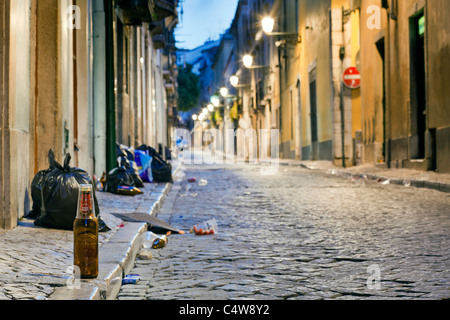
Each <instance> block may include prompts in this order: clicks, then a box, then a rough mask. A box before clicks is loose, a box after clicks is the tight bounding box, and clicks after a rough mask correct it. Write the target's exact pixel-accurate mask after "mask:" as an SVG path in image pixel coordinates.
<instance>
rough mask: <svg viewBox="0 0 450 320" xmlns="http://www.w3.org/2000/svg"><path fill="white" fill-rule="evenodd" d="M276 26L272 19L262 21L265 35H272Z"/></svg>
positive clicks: (266, 18)
mask: <svg viewBox="0 0 450 320" xmlns="http://www.w3.org/2000/svg"><path fill="white" fill-rule="evenodd" d="M274 26H275V20H274V19H273V18H271V17H265V18H264V19H262V27H263V31H264V33H265V34H269V33H272V31H273V27H274Z"/></svg>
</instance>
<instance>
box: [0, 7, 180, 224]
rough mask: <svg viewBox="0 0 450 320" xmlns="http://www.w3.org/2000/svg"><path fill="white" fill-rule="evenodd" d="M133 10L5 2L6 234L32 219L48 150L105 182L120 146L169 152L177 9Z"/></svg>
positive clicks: (1, 62) (1, 60)
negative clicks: (35, 186) (33, 188)
mask: <svg viewBox="0 0 450 320" xmlns="http://www.w3.org/2000/svg"><path fill="white" fill-rule="evenodd" d="M144 2H145V6H143V5H142V4H143V3H144ZM139 3H140V4H141V6H139ZM133 5H136V6H135V7H133V6H130V2H129V1H121V0H116V1H101V0H39V1H37V0H14V1H13V0H4V1H0V79H1V81H0V87H1V90H0V114H1V121H0V123H1V124H0V136H1V138H0V149H1V154H2V156H1V160H0V167H1V170H0V172H1V176H0V181H1V187H0V195H1V197H0V228H2V229H11V228H14V227H15V226H16V225H17V221H18V219H20V218H21V217H23V216H24V215H25V214H26V213H28V211H29V210H30V208H31V195H30V184H31V180H32V179H33V177H34V175H35V174H36V173H37V172H38V171H40V170H43V169H47V168H48V166H49V164H48V159H47V154H48V151H49V150H50V149H53V150H54V152H55V155H56V159H57V161H60V162H61V161H62V160H63V157H64V155H65V154H66V153H70V154H71V155H72V161H71V163H70V165H71V166H75V167H80V168H83V169H84V170H86V171H87V172H89V173H90V174H91V175H96V176H97V177H99V176H101V175H102V173H103V172H104V171H107V170H110V169H112V168H113V167H115V165H116V164H115V158H116V155H115V152H116V151H115V149H116V143H117V142H119V143H122V144H126V145H129V146H132V147H137V146H138V145H140V144H142V143H145V144H149V145H151V146H154V147H155V148H156V149H157V148H158V146H159V145H160V144H161V145H162V146H163V147H164V146H167V144H168V135H167V131H168V126H169V124H168V120H170V116H171V115H173V111H174V109H176V105H174V104H173V101H176V99H175V100H173V94H174V90H173V89H172V87H174V86H176V68H174V67H173V66H171V61H174V57H173V53H174V45H173V43H174V41H173V33H172V32H171V31H172V30H173V28H174V27H175V25H176V23H177V1H154V2H153V6H150V7H149V6H148V3H147V2H146V1H140V2H139V1H134V2H133ZM128 18H130V19H128Z"/></svg>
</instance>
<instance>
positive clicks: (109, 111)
mask: <svg viewBox="0 0 450 320" xmlns="http://www.w3.org/2000/svg"><path fill="white" fill-rule="evenodd" d="M104 6H105V31H106V32H105V42H106V54H105V56H106V169H107V171H110V170H112V169H114V168H115V167H116V166H117V164H116V104H115V93H114V76H115V75H114V25H113V24H114V19H113V14H114V0H104Z"/></svg>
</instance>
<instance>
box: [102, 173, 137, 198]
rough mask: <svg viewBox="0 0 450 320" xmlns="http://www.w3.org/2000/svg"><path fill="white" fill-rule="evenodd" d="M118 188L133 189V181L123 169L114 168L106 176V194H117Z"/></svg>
mask: <svg viewBox="0 0 450 320" xmlns="http://www.w3.org/2000/svg"><path fill="white" fill-rule="evenodd" d="M120 186H124V187H135V185H134V179H133V177H132V176H131V174H130V173H129V172H128V171H127V169H126V168H125V167H119V168H114V169H112V170H111V171H110V172H108V173H107V174H106V183H105V191H106V192H110V193H117V189H118V188H119V187H120Z"/></svg>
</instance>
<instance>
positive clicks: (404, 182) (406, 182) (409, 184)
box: [403, 180, 411, 187]
mask: <svg viewBox="0 0 450 320" xmlns="http://www.w3.org/2000/svg"><path fill="white" fill-rule="evenodd" d="M403 185H404V186H405V187H411V181H409V180H405V181H403Z"/></svg>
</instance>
